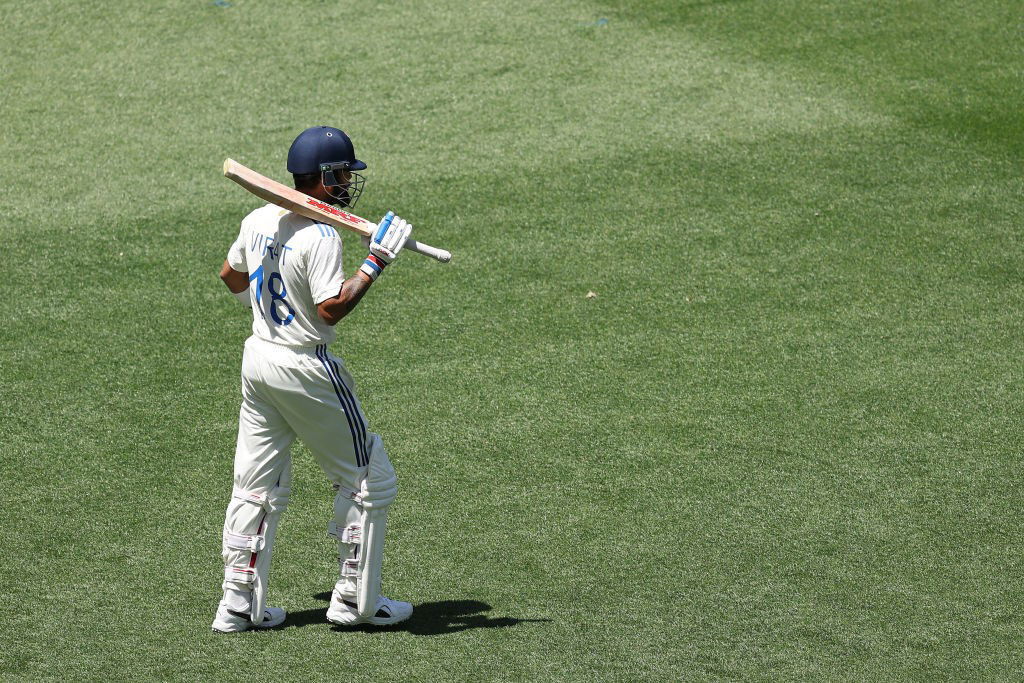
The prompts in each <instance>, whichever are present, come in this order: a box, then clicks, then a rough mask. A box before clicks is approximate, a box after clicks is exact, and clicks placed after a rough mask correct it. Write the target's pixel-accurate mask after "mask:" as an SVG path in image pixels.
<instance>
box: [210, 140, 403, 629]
mask: <svg viewBox="0 0 1024 683" xmlns="http://www.w3.org/2000/svg"><path fill="white" fill-rule="evenodd" d="M365 168H366V164H365V163H363V162H362V161H359V160H358V159H356V156H355V150H354V149H353V147H352V141H351V140H350V139H349V137H348V136H347V135H345V133H343V132H342V131H341V130H338V129H337V128H331V127H328V126H316V127H313V128H309V129H307V130H305V131H303V132H302V133H301V134H300V135H299V136H298V137H297V138H296V139H295V141H294V142H293V143H292V146H291V148H290V149H289V151H288V171H289V172H291V173H292V176H293V178H294V181H295V189H297V190H301V191H302V192H305V193H306V194H308V195H310V196H312V197H314V198H316V199H318V200H320V201H322V202H325V203H328V204H334V205H337V206H340V207H344V208H349V207H353V206H354V205H355V204H356V201H357V200H358V199H359V196H360V194H361V193H362V189H363V185H364V178H363V176H362V175H361V174H360V173H359V171H362V170H364V169H365ZM411 230H412V226H411V225H409V223H407V222H406V221H404V220H402V219H401V218H399V217H398V216H395V215H394V214H393V213H391V212H388V214H387V215H386V216H384V218H383V219H382V220H381V221H380V224H379V225H378V228H377V230H376V232H374V233H373V235H372V236H371V237H370V238H368V239H367V240H365V243H366V246H367V247H368V251H369V253H368V254H367V256H366V259H365V260H364V261H363V263H362V265H361V267H360V268H359V270H358V271H357V272H356V273H355V274H354V275H353V276H352V277H350V278H348V279H347V280H346V279H345V278H344V275H343V274H342V262H341V256H342V254H341V238H340V237H339V235H338V233H337V232H336V231H335V229H334V228H332V227H330V226H328V225H324V224H322V223H318V222H315V221H313V220H311V219H309V218H304V217H302V216H299V215H298V214H295V213H292V212H290V211H287V210H285V209H281V208H279V207H277V206H275V205H273V204H267V205H266V206H264V207H262V208H259V209H256V210H255V211H253V212H252V213H250V214H249V215H248V216H246V217H245V219H244V220H243V221H242V227H241V230H240V231H239V233H238V239H236V240H235V242H234V244H232V245H231V248H230V249H229V250H228V255H227V259H226V260H225V261H224V266H223V268H222V269H221V272H220V277H221V279H222V280H223V281H224V283H225V284H226V285H227V287H228V289H229V290H231V292H232V293H233V294H234V295H235V296H236V297H238V300H239V301H240V302H241V303H242V304H243V305H245V306H249V307H251V308H252V336H250V337H249V338H248V339H247V340H246V342H245V350H244V353H243V356H242V407H241V411H240V413H239V417H238V441H237V445H236V448H235V459H234V486H233V490H232V495H231V500H230V502H229V503H228V508H227V515H226V517H225V520H224V533H223V552H222V554H223V558H224V583H223V590H224V595H223V598H222V599H221V601H220V604H219V606H218V607H217V615H216V617H215V618H214V620H213V630H214V631H217V632H221V633H233V632H237V631H247V630H249V629H254V628H255V629H264V628H271V627H273V626H277V625H278V624H281V623H282V622H284V620H285V610H284V609H282V608H279V607H270V606H268V605H267V588H268V586H269V578H270V558H271V552H272V551H273V549H274V536H275V534H276V532H277V526H278V522H279V521H280V519H281V513H283V512H284V510H285V508H286V507H287V506H288V496H289V492H290V486H291V455H290V450H289V449H290V447H291V445H292V442H293V441H294V440H295V439H296V438H298V439H300V440H301V441H302V442H303V443H304V444H305V445H306V447H307V448H308V449H309V451H310V452H311V453H312V454H313V457H314V458H315V459H316V461H317V463H318V464H319V465H320V467H321V468H322V469H323V471H324V473H325V474H326V475H327V478H328V479H329V480H330V482H331V484H332V485H333V487H334V490H335V492H336V493H335V495H334V518H333V519H332V520H331V521H330V523H329V524H328V533H329V534H331V535H332V536H334V537H335V538H336V539H337V542H338V566H339V577H338V581H337V583H336V584H335V585H334V591H333V593H332V594H331V605H330V607H329V609H328V610H327V619H328V620H329V621H331V622H333V623H335V624H341V625H346V626H347V625H355V624H364V623H369V624H394V623H397V622H400V621H403V620H405V619H408V618H409V616H410V615H411V614H412V605H411V604H409V603H407V602H399V601H397V600H391V599H388V598H386V597H384V596H383V595H381V594H380V575H381V561H382V559H383V547H384V534H385V531H386V521H387V512H388V506H389V505H391V502H392V501H393V500H394V499H395V495H396V494H397V492H398V488H397V480H396V478H395V471H394V469H393V468H392V466H391V462H390V460H389V459H388V454H387V451H386V450H385V449H384V444H383V442H382V440H381V438H380V436H379V435H378V434H374V433H373V432H371V431H370V429H369V426H368V424H367V421H366V416H365V415H364V414H363V410H362V407H361V406H360V404H359V399H358V398H357V397H356V393H355V387H354V384H353V381H352V376H351V375H350V374H349V372H348V370H346V368H345V364H344V362H342V360H341V359H340V358H338V357H337V356H335V355H334V354H332V353H331V352H330V350H329V349H328V347H329V346H330V344H331V342H333V341H334V338H335V328H334V326H335V325H336V324H337V323H338V321H340V320H341V319H342V318H344V317H345V316H346V315H348V314H349V313H350V312H351V311H352V309H354V308H355V307H356V305H357V304H358V303H359V301H360V300H361V299H362V298H363V296H364V295H365V294H366V291H367V290H368V289H369V288H370V286H371V285H372V284H373V283H374V282H375V281H376V280H377V278H378V277H380V275H381V273H383V272H384V270H385V269H386V268H387V267H388V266H389V265H390V264H391V263H392V262H394V260H395V259H396V258H397V257H398V255H399V254H400V253H401V251H402V247H403V246H404V245H405V243H406V240H407V239H408V238H409V232H410V231H411Z"/></svg>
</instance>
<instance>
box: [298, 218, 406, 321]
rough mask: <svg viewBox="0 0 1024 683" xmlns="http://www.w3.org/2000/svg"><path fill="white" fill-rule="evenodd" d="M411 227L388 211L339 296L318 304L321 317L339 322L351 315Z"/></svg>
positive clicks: (400, 248)
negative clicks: (365, 253)
mask: <svg viewBox="0 0 1024 683" xmlns="http://www.w3.org/2000/svg"><path fill="white" fill-rule="evenodd" d="M411 231H412V226H411V225H409V223H408V222H407V221H405V220H402V219H401V218H399V217H398V216H396V215H395V214H394V213H392V212H390V211H389V212H388V213H387V215H386V216H384V218H383V219H382V220H381V222H380V225H379V226H378V227H377V232H376V233H375V234H374V236H373V238H372V239H370V240H368V244H367V246H368V247H369V249H370V253H369V255H368V256H367V257H366V260H365V261H364V262H363V265H362V267H360V269H359V270H358V271H357V272H356V274H355V275H353V276H352V277H350V278H349V279H347V280H345V282H344V283H343V284H342V285H341V291H340V292H338V295H337V296H335V297H332V298H330V299H326V300H324V301H321V302H320V303H319V304H318V305H317V307H316V311H317V313H318V314H319V315H320V319H321V320H323V321H324V322H325V323H327V324H328V325H337V324H338V321H339V320H341V319H342V318H344V317H345V316H346V315H348V314H349V313H350V312H351V311H352V309H353V308H355V307H356V304H358V303H359V300H360V299H362V298H363V295H364V294H366V290H368V289H369V288H370V285H372V284H373V283H374V281H375V280H376V279H377V277H378V276H379V275H380V274H381V272H383V270H384V268H385V267H386V266H387V265H388V264H389V263H391V262H392V261H394V260H395V259H396V258H397V257H398V252H400V251H401V250H402V247H404V246H405V242H406V240H408V239H409V233H410V232H411Z"/></svg>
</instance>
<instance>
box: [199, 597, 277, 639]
mask: <svg viewBox="0 0 1024 683" xmlns="http://www.w3.org/2000/svg"><path fill="white" fill-rule="evenodd" d="M287 614H288V613H287V612H285V611H284V609H282V608H280V607H267V608H266V609H264V610H263V621H261V622H260V623H258V624H254V623H252V622H251V621H249V613H248V612H236V611H235V610H233V609H228V608H227V606H226V605H225V604H224V603H223V602H222V603H221V604H220V605H219V606H218V607H217V616H216V617H214V618H213V627H212V628H213V630H214V632H216V633H238V632H240V631H249V630H259V629H264V628H274V627H275V626H277V625H278V624H281V623H282V622H284V618H285V616H286V615H287Z"/></svg>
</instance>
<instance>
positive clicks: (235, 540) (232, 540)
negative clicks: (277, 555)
mask: <svg viewBox="0 0 1024 683" xmlns="http://www.w3.org/2000/svg"><path fill="white" fill-rule="evenodd" d="M224 545H226V546H227V547H228V548H230V549H231V550H248V551H249V552H251V553H258V552H259V551H261V550H263V548H265V547H266V545H267V539H266V538H265V537H264V536H262V535H259V534H257V535H254V536H247V535H245V534H233V533H231V532H229V531H225V532H224Z"/></svg>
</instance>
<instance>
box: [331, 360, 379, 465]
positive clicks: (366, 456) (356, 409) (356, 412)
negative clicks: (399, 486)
mask: <svg viewBox="0 0 1024 683" xmlns="http://www.w3.org/2000/svg"><path fill="white" fill-rule="evenodd" d="M327 362H328V363H329V364H330V365H331V366H332V367H334V376H335V378H336V379H337V380H338V384H340V385H341V390H342V391H344V392H345V394H346V395H347V396H348V400H349V403H351V404H352V415H353V417H354V419H355V421H356V426H357V427H359V433H360V436H361V437H362V439H363V463H362V464H363V465H365V464H367V463H368V462H370V454H369V453H367V452H366V424H365V423H364V422H363V418H362V417H361V416H360V414H359V405H358V404H357V403H356V397H355V396H354V395H353V394H352V392H351V390H349V388H348V385H347V384H345V380H343V379H342V378H341V370H339V369H338V364H337V363H335V362H334V361H333V360H330V359H328V361H327Z"/></svg>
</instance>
